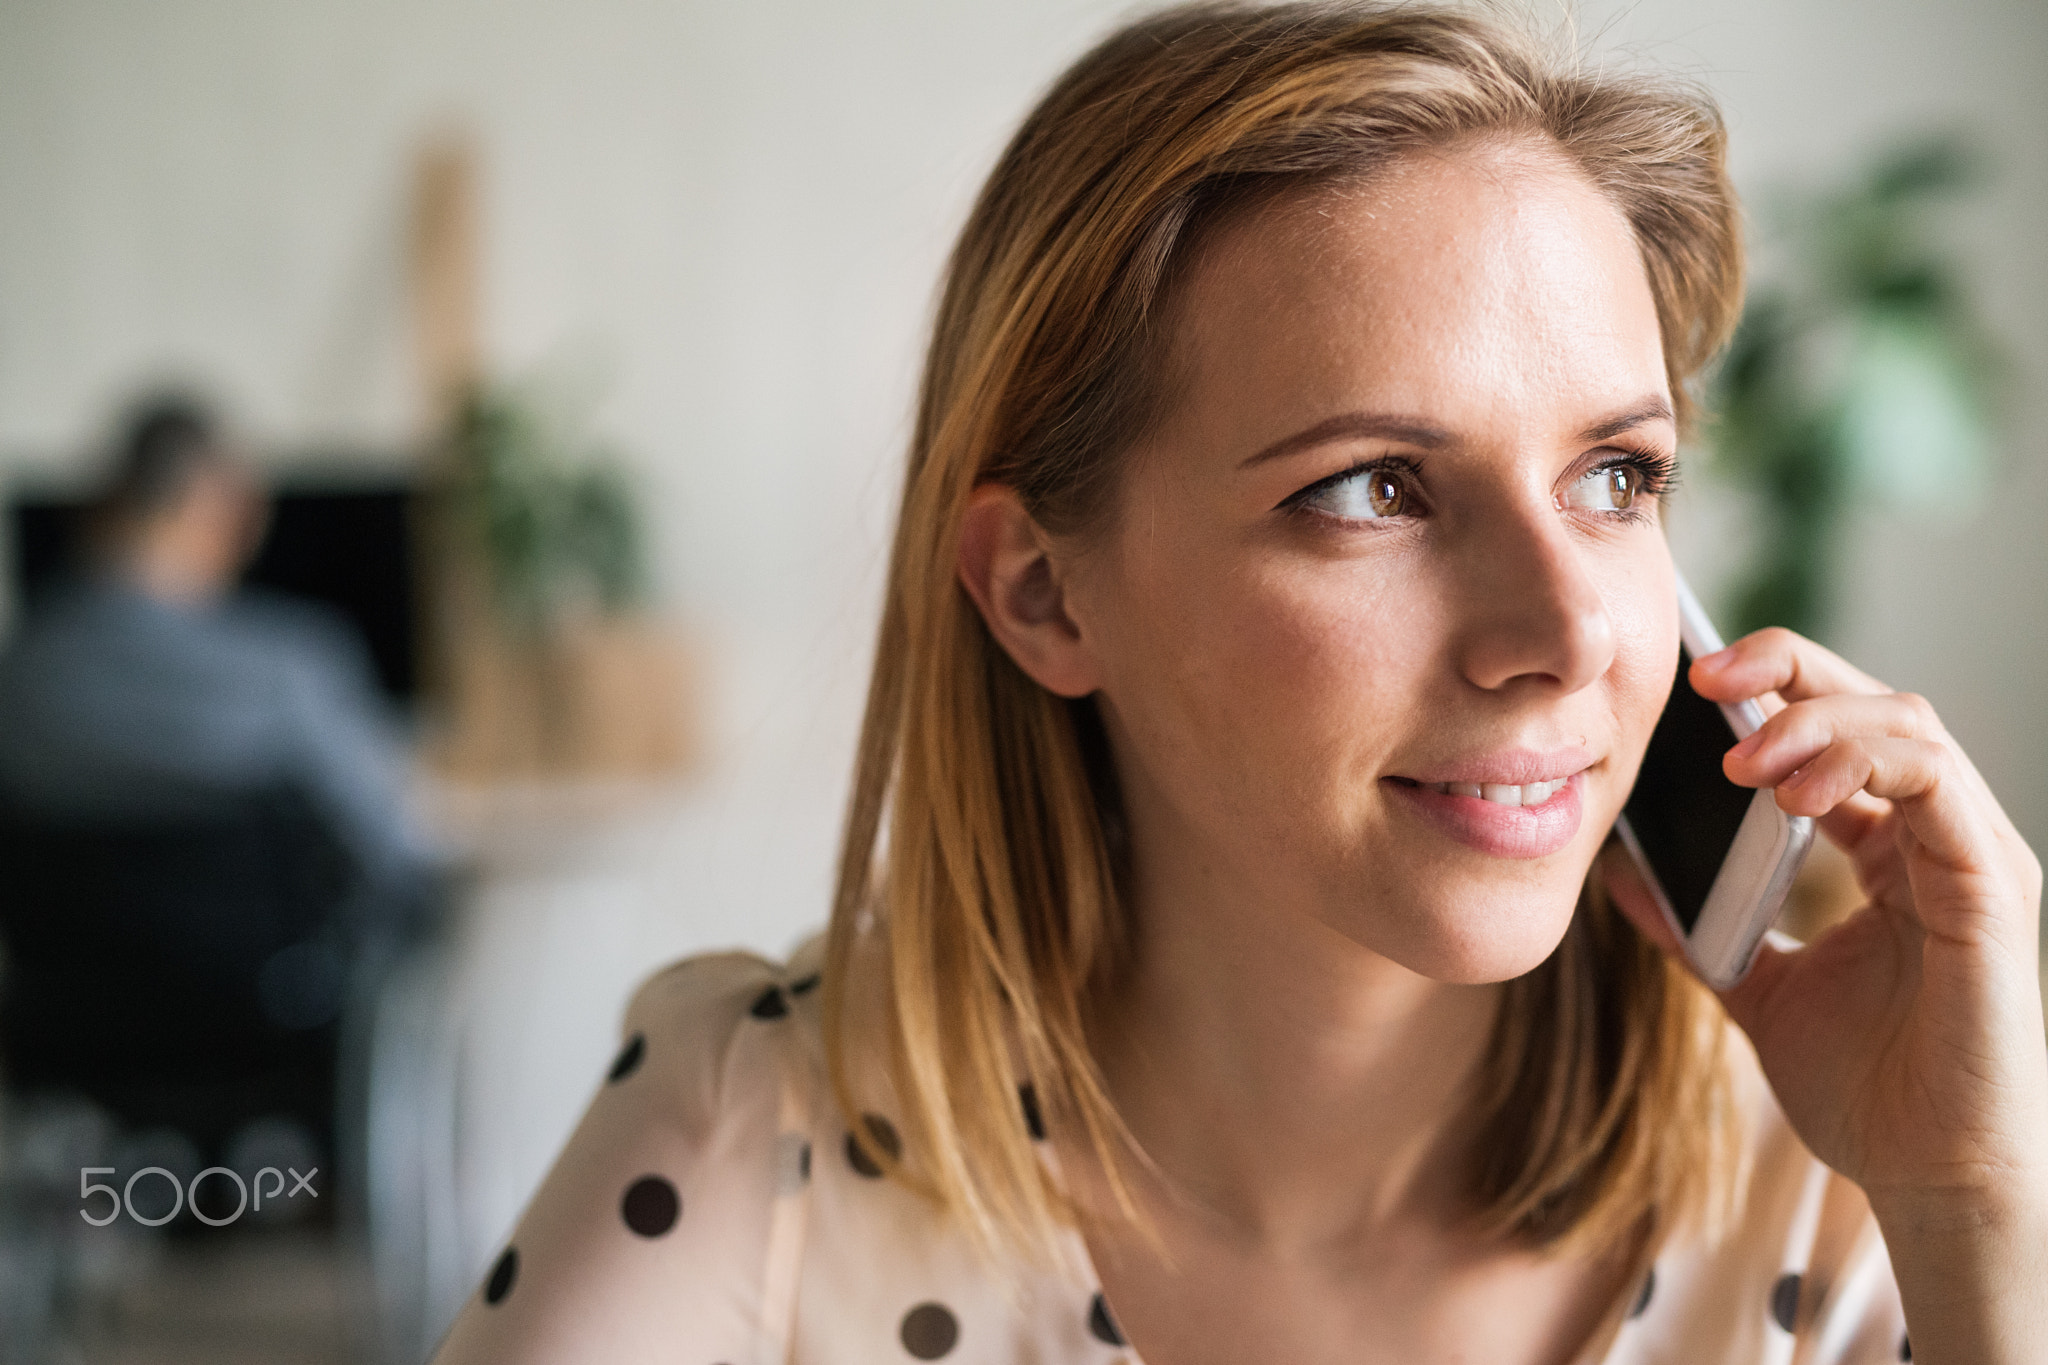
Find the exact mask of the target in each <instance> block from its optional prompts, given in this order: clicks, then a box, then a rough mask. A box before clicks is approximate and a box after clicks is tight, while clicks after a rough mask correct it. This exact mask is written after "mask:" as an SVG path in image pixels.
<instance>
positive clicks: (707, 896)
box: [0, 0, 2048, 1365]
mask: <svg viewBox="0 0 2048 1365" xmlns="http://www.w3.org/2000/svg"><path fill="white" fill-rule="evenodd" d="M1533 8H1534V11H1535V13H1536V15H1537V21H1538V23H1539V24H1541V25H1544V26H1553V25H1554V26H1558V27H1572V26H1575V27H1576V29H1577V31H1578V33H1579V35H1580V39H1581V41H1582V42H1584V43H1585V44H1586V45H1587V46H1588V47H1590V48H1592V49H1594V50H1595V51H1597V52H1599V53H1602V54H1606V55H1608V56H1612V57H1615V58H1616V59H1620V60H1639V61H1644V62H1647V63H1649V64H1652V65H1655V66H1659V67H1662V68H1664V69H1667V70H1675V71H1677V72H1678V73H1680V74H1683V75H1687V76H1690V77H1693V78H1695V79H1697V80H1699V81H1702V82H1704V83H1705V84H1707V85H1708V86H1710V87H1711V88H1712V89H1713V90H1714V92H1715V93H1716V94H1717V96H1718V97H1719V98H1720V100H1721V101H1722V103H1723V106H1724V107H1725V109H1726V110H1727V113H1728V115H1729V119H1730V122H1731V124H1732V129H1733V146H1734V168H1735V173H1736V176H1737V179H1738V181H1739V183H1740V185H1741V187H1742V189H1743V192H1744V194H1745V196H1746V201H1747V204H1748V206H1749V209H1750V214H1751V228H1752V233H1753V236H1754V240H1755V244H1756V248H1757V254H1756V261H1757V270H1756V279H1755V282H1754V288H1753V292H1752V299H1753V303H1754V307H1753V309H1752V314H1751V321H1750V323H1749V324H1748V325H1747V327H1746V330H1745V332H1744V335H1743V337H1742V339H1741V342H1740V343H1739V345H1738V346H1737V348H1736V349H1735V352H1734V354H1733V355H1732V357H1731V359H1730V361H1729V363H1728V364H1727V365H1726V366H1724V367H1723V369H1722V371H1721V372H1720V373H1719V375H1718V376H1717V377H1716V379H1715V381H1714V387H1715V392H1716V394H1717V396H1718V399H1719V401H1720V405H1721V407H1722V409H1723V410H1724V412H1725V413H1726V414H1727V415H1726V417H1725V418H1724V420H1723V421H1722V422H1721V423H1720V424H1719V425H1718V426H1717V427H1715V428H1714V429H1712V430H1710V431H1709V432H1708V433H1706V434H1705V436H1704V437H1703V439H1702V440H1701V441H1700V442H1699V443H1698V444H1697V446H1696V449H1695V451H1694V457H1693V459H1692V461H1691V463H1692V468H1691V470H1690V471H1689V473H1688V480H1687V485H1686V487H1685V490H1684V491H1683V493H1682V494H1681V497H1680V499H1679V501H1678V503H1677V504H1676V506H1675V508H1674V510H1673V513H1672V531H1673V538H1674V543H1675V545H1676V547H1677V552H1678V555H1679V558H1680V561H1681V564H1682V566H1683V567H1684V568H1685V569H1686V570H1687V572H1688V574H1689V575H1690V576H1691V577H1693V579H1694V580H1695V583H1696V585H1697V586H1699V587H1700V588H1701V589H1702V590H1703V595H1704V596H1706V597H1707V598H1708V599H1709V601H1710V603H1711V604H1712V605H1713V606H1714V607H1715V609H1716V610H1717V612H1718V614H1719V615H1720V617H1721V619H1722V621H1723V624H1724V626H1726V627H1728V628H1729V633H1731V634H1732V633H1733V629H1734V628H1736V627H1739V626H1742V625H1746V624H1750V623H1753V622H1757V621H1763V620H1781V621H1786V622H1788V623H1795V624H1800V625H1802V626H1803V627H1805V628H1807V629H1809V630H1811V631H1813V632H1814V633H1816V634H1817V635H1818V636H1819V637H1820V638H1822V639H1824V640H1825V641H1827V642H1828V643H1830V644H1832V645H1834V646H1835V647H1836V648H1838V649H1840V650H1841V651H1842V652H1843V653H1845V654H1847V655H1848V656H1849V657H1850V658H1851V659H1853V660H1855V661H1856V662H1858V663H1860V664H1861V665H1863V666H1864V667H1865V668H1867V669H1868V670H1870V671H1871V672H1873V673H1876V674H1877V675H1878V676H1880V677H1882V678H1884V679H1885V680H1887V681H1888V682H1890V683H1892V684H1893V685H1895V686H1898V687H1901V688H1910V689H1913V690H1916V691H1920V692H1923V693H1925V694H1926V695H1927V696H1929V697H1930V698H1931V699H1932V700H1933V701H1934V702H1935V703H1936V705H1937V706H1938V707H1939V708H1940V709H1941V711H1942V713H1943V715H1944V717H1945V719H1946V720H1947V722H1948V723H1949V725H1950V727H1951V728H1952V729H1953V730H1954V732H1955V733H1956V734H1957V735H1958V736H1959V737H1960V739H1961V740H1962V742H1963V743H1964V744H1965V745H1966V746H1967V747H1968V748H1969V749H1970V751H1971V753H1972V754H1973V755H1974V757H1975V758H1976V760H1977V762H1978V764H1979V765H1980V767H1981V768H1982V769H1983V770H1984V773H1985V776H1986V777H1987V778H1988V780H1989V781H1990V783H1991V785H1992V787H1993V788H1994V790H1995V791H1996V792H1997V793H1998V794H1999V796H2000V797H2001V798H2002V799H2003V801H2004V802H2005V804H2006V806H2007V808H2008V810H2010V811H2011V813H2012V815H2013V817H2014V818H2015V819H2016V820H2017V822H2018V823H2019V825H2020V828H2021V830H2022V832H2023V833H2024V834H2025V835H2026V836H2027V837H2028V839H2029V840H2030V841H2031V842H2032V843H2033V844H2034V846H2035V847H2036V848H2037V849H2039V848H2044V847H2048V713H2044V708H2043V706H2042V701H2043V697H2044V689H2043V687H2042V684H2041V681H2040V680H2041V679H2042V678H2043V676H2044V674H2048V629H2044V627H2048V537H2044V536H2043V535H2042V534H2041V532H2040V527H2041V526H2042V525H2043V524H2048V435H2044V433H2048V384H2044V382H2043V381H2044V380H2048V255H2044V253H2043V252H2042V251H2041V250H2040V240H2041V234H2040V226H2039V225H2040V224H2041V222H2043V221H2044V220H2048V155H2044V153H2043V150H2042V149H2043V148H2044V147H2048V8H2044V7H2043V6H2041V5H2040V4H2039V3H2038V0H1951V2H1950V3H1948V4H1945V5H1942V6H1940V7H1938V8H1937V7H1933V6H1928V5H1925V4H1913V3H1907V0H1683V2H1682V3H1681V0H1637V2H1636V3H1632V4H1627V5H1618V4H1610V3H1604V0H1585V2H1584V3H1582V4H1579V5H1578V6H1577V7H1576V10H1575V11H1574V10H1569V9H1567V8H1566V7H1564V6H1563V5H1559V6H1555V7H1553V6H1549V5H1541V6H1535V7H1533ZM1129 12H1131V11H1130V8H1129V7H1128V6H1125V5H1122V4H1106V3H1079V2H1078V0H981V2H970V0H948V2H946V3H938V2H937V0H926V2H925V3H911V2H909V0H862V3H858V4H825V3H818V0H760V2H759V3H753V4H746V5H711V4H705V3H701V0H665V2H663V3H656V2H655V0H576V2H575V3H569V0H494V2H493V3H489V4H484V3H476V2H475V0H432V2H431V3H412V4H396V3H388V2H387V0H346V2H344V0H306V3H301V4H295V5H290V6H280V5H268V4H256V3H248V0H161V2H160V3H156V4H152V5H146V6H145V5H140V4H132V3H119V2H118V0H0V492H4V496H5V503H6V514H5V516H4V517H0V565H4V573H5V582H4V588H5V591H4V592H0V601H4V603H5V606H4V607H0V611H4V613H5V619H4V627H0V628H4V629H5V631H6V632H7V634H8V639H9V643H8V645H7V646H6V649H7V653H6V654H5V656H4V662H0V933H4V953H5V958H4V964H0V982H4V989H0V999H4V1002H5V1003H4V1006H0V1047H4V1050H5V1077H4V1100H0V1361H17V1360H23V1361H38V1362H41V1361H94V1362H97V1361H137V1362H140V1361H161V1362H171V1361H200V1360H204V1361H209V1362H237V1361H259V1360H260V1361H264V1362H271V1363H273V1365H275V1363H276V1362H294V1361H308V1362H311V1361H323V1362H324V1361H334V1362H341V1361H350V1362H408V1363H409V1362H414V1361H418V1360H421V1359H423V1358H424V1357H425V1356H426V1354H427V1353H428V1352H429V1351H430V1350H431V1348H432V1345H433V1343H434V1342H435V1340H436V1339H437V1338H438V1335H439V1333H440V1331H441V1329H442V1328H443V1326H444V1325H445V1324H446V1322H447V1321H448V1319H449V1317H450V1316H451V1314H452V1312H453V1309H454V1307H455V1306H456V1305H457V1304H458V1303H459V1302H460V1301H461V1299H462V1297H463V1296H464V1295H465V1294H467V1293H469V1292H471V1291H472V1289H473V1287H474V1285H475V1284H476V1282H477V1280H478V1277H479V1276H480V1275H481V1273H482V1272H483V1269H484V1268H485V1266H486V1265H487V1263H488V1260H489V1258H490V1256H491V1254H492V1253H493V1252H494V1251H495V1249H496V1247H497V1245H498V1244H499V1242H500V1241H501V1240H502V1238H503V1236H504V1234H505V1232H506V1231H507V1229H508V1228H509V1226H510V1225H511V1222H512V1221H513V1219H514V1218H515V1217H516V1216H517V1213H518V1211H519V1209H520V1207H521V1205H522V1203H523V1202H524V1200H525V1198H526V1196H527V1195H528V1193H530V1191H531V1190H532V1188H533V1186H534V1184H535V1183H536V1182H537V1181H538V1179H539V1178H540V1176H541V1175H542V1174H543V1173H544V1171H545V1169H546V1166H547V1163H548V1161H549V1159H550V1157H551V1155H552V1153H553V1152H554V1150H555V1149H556V1148H557V1147H558V1146H559V1145H560V1143H561V1141H562V1140H563V1139H564V1137H565V1136H566V1135H567V1133H568V1130H569V1128H570V1127H571V1126H572V1125H573V1123H574V1121H575V1119H576V1117H577V1115H578V1114H579V1113H580V1111H581V1109H582V1106H583V1105H584V1103H585V1102H586V1101H587V1099H588V1097H589V1095H590V1093H591V1092H592V1090H593V1088H594V1087H595V1085H596V1084H597V1083H598V1081H599V1079H600V1078H601V1076H602V1074H603V1072H604V1069H605V1066H606V1064H607V1062H608V1060H609V1058H610V1055H611V1052H612V1049H613V1047H614V1045H615V1042H616V1038H615V1028H616V1025H617V1021H618V1018H619V1013H620V1010H621V1009H622V1007H623V1004H624V1000H625V998H626V996H627V994H628V993H629V992H630V990H631V988H632V986H633V984H634V983H635V982H636V981H638V980H639V979H640V978H641V977H643V976H645V975H646V974H647V973H648V972H650V971H651V970H653V969H654V968H655V967H657V966H659V965H660V964H661V963H663V962H665V961H667V960H669V959H670V958H673V957H675V956H678V955H680V954H683V953H687V952H691V951H696V950H701V949H706V948H717V947H731V946H739V947H745V948H749V949H753V950H756V951H760V952H763V953H767V954H771V955H777V956H779V955H782V954H784V953H786V952H787V951H788V950H789V949H790V948H791V947H792V946H793V945H794V944H795V943H796V942H798V941H800V940H801V939H802V938H803V937H805V936H806V935H807V934H808V933H809V932H811V931H812V930H814V929H815V928H817V927H818V926H819V925H820V924H821V921H822V917H823V914H824V910H825V906H826V898H827V894H828V889H829V881H830V867H831V859H832V856H833V851H834V850H833V845H834V840H835V837H836V834H837V828H838V821H839V817H840V805H841V801H842V799H843V796H844V790H845V786H846V782H847V778H848V774H849V769H850V763H851V754H852V745H853V739H854V733H855V728H856V725H857V720H858V714H859V707H860V703H861V691H862V687H863V684H864V681H865V671H866V667H867V653H868V650H869V649H870V637H871V635H872V631H873V626H874V622H875V618H876V610H877V599H878V592H879V585H880V578H881V571H882V566H883V560H884V556H885V550H886V538H887V534H888V530H889V519H890V509H891V502H892V498H893V495H894V491H895V488H896V484H897V477H898V475H897V471H898V468H899V460H900V456H901V449H902V445H903V441H904V439H905V435H906V432H907V428H908V415H909V411H910V404H911V400H912V393H913V388H914V385H915V382H916V373H917V365H918V359H919V350H920V345H921V342H922V338H923V330H924V327H925V325H926V320H927V316H928V312H929V308H930V305H931V301H932V297H933V291H934V285H935V281H936V279H937V275H938V271H939V268H940V265H941V262H942V258H943V255H944V253H945V250H946V248H947V246H948V245H949V241H950V238H951V236H952V234H953V232H954V231H955V230H956V228H957V226H958V224H959V222H960V221H961V219H962V217H963V216H964V214H965V212H966V208H967V205H968V203H969V200H970V198H971V196H972V195H973V193H974V191H975V189H976V187H977V184H978V181H979V179H980V177H981V176H982V175H983V174H984V173H985V172H986V170H987V168H988V166H989V165H990V163H991V162H992V160H993V158H994V156H995V154H996V152H997V150H998V149H999V147H1000V145H1001V143H1002V141H1003V140H1004V139H1005V138H1006V137H1007V135H1008V134H1009V132H1010V131H1011V130H1012V128H1013V127H1014V125H1015V124H1016V122H1017V121H1018V119H1019V118H1020V117H1021V115H1022V113H1023V112H1024V110H1025V109H1026V108H1027V107H1028V105H1029V104H1030V102H1031V101H1032V99H1033V98H1034V97H1035V96H1036V94H1037V93H1038V92H1039V90H1040V89H1041V88H1042V87H1043V85H1044V84H1045V83H1046V82H1047V81H1049V80H1050V79H1051V78H1052V76H1053V75H1054V74H1055V73H1056V72H1057V71H1058V70H1059V69H1060V67H1061V66H1063V65H1064V64H1065V63H1066V62H1068V61H1069V60H1071V59H1072V58H1073V57H1074V56H1075V55H1077V54H1078V53H1079V52H1080V51H1081V50H1082V49H1083V47H1084V46H1085V45H1086V44H1088V43H1089V42H1090V41H1091V40H1092V39H1094V38H1095V37H1097V36H1098V35H1100V34H1101V33H1103V32H1104V31H1105V30H1106V29H1107V28H1108V27H1109V26H1111V25H1112V24H1114V23H1115V22H1116V21H1117V20H1118V19H1119V18H1121V17H1123V16H1124V15H1126V14H1127V13H1129ZM238 583H239V584H240V585H241V589H240V590H239V591H237V584H238ZM209 936H210V937H209ZM195 943H197V944H198V945H199V947H198V948H195V946H194V945H195ZM202 950H203V951H202ZM222 964H226V965H225V966H224V965H222ZM209 973H211V975H209ZM81 1171H84V1172H88V1173H87V1174H84V1175H81V1174H80V1172H81ZM286 1172H289V1173H290V1174H289V1175H286ZM309 1172H312V1173H311V1174H310V1175H309V1174H308V1173H309ZM273 1185H275V1186H277V1188H276V1189H273V1188H272V1186H273ZM90 1186H98V1187H99V1188H98V1189H92V1190H89V1189H88V1187H90ZM238 1191H239V1196H238ZM287 1191H289V1192H287ZM258 1203H260V1204H261V1205H262V1206H261V1207H260V1208H259V1207H256V1205H257V1204H258ZM81 1214H83V1215H84V1216H83V1217H81Z"/></svg>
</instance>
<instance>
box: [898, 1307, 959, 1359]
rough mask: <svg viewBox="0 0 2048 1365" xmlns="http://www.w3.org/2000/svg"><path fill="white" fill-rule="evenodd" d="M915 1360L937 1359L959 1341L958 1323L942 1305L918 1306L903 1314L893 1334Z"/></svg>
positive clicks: (950, 1311) (949, 1310)
mask: <svg viewBox="0 0 2048 1365" xmlns="http://www.w3.org/2000/svg"><path fill="white" fill-rule="evenodd" d="M896 1335H897V1336H898V1337H900V1338H902V1341H903V1349H904V1350H906V1351H908V1352H910V1354H912V1355H914V1356H916V1357H917V1358H918V1359H919V1360H937V1359H938V1358H939V1357H940V1356H942V1355H945V1354H946V1353H947V1352H948V1351H951V1350H952V1349H953V1347H954V1346H955V1345H956V1344H957V1343H958V1342H959V1340H960V1320H959V1319H958V1318H956V1317H954V1316H953V1313H952V1310H951V1309H949V1308H947V1307H946V1305H944V1304H942V1303H921V1304H919V1305H918V1306H917V1307H915V1308H913V1309H911V1310H910V1311H909V1312H908V1313H905V1314H904V1315H903V1326H902V1328H901V1329H900V1330H899V1331H898V1332H897V1334H896Z"/></svg>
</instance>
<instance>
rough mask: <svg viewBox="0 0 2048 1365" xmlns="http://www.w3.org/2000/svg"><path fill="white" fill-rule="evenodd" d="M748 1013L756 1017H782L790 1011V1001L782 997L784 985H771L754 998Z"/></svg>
mask: <svg viewBox="0 0 2048 1365" xmlns="http://www.w3.org/2000/svg"><path fill="white" fill-rule="evenodd" d="M747 1013H748V1014H751V1015H753V1016H754V1017H755V1018H756V1019H780V1018H781V1017H782V1016H783V1015H785V1014H788V1013H789V1002H788V1001H787V1000H785V999H783V998H782V987H780V986H770V987H769V988H768V989H767V990H765V991H762V992H761V994H760V995H759V996H757V997H755V999H754V1003H753V1005H752V1007H750V1008H749V1009H748V1010H747Z"/></svg>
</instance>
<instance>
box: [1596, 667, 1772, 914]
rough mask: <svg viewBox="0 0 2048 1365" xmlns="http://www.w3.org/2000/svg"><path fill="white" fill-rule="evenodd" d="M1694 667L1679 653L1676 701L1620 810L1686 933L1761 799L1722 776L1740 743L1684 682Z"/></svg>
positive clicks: (1716, 712) (1674, 688) (1661, 721)
mask: <svg viewBox="0 0 2048 1365" xmlns="http://www.w3.org/2000/svg"><path fill="white" fill-rule="evenodd" d="M1691 667H1692V655H1691V654H1690V653H1689V652H1688V651H1686V650H1685V649H1683V648H1681V649H1680V650H1679V651H1678V677H1677V679H1676V680H1675V681H1674V682H1673V683H1672V685H1671V700H1670V701H1668V702H1666V703H1665V704H1664V714H1663V716H1662V717H1660V718H1659V719H1658V721H1657V729H1656V731H1655V732H1654V733H1652V734H1651V736H1650V748H1649V751H1648V752H1647V753H1645V754H1644V755H1643V766H1642V770H1641V771H1640V772H1638V773H1637V774H1636V785H1635V790H1634V791H1632V792H1630V793H1629V798H1628V804H1627V805H1626V806H1624V807H1623V808H1622V810H1623V813H1624V814H1625V815H1627V816H1628V824H1629V829H1630V830H1631V831H1633V832H1634V834H1635V836H1636V843H1637V844H1638V845H1640V846H1641V848H1642V850H1643V856H1644V858H1645V859H1647V860H1648V861H1649V864H1650V866H1651V868H1652V869H1653V870H1655V872H1656V874H1657V880H1658V881H1659V882H1661V883H1662V884H1663V887H1664V895H1665V898H1666V899H1668V900H1669V901H1670V902H1671V910H1672V913H1673V914H1674V915H1676V916H1677V917H1678V923H1679V925H1680V926H1681V927H1682V928H1683V929H1684V930H1685V932H1686V933H1688V934H1690V933H1691V932H1692V930H1693V926H1694V925H1695V924H1697V923H1698V922H1699V917H1700V909H1701V907H1703V906H1704V905H1706V903H1707V892H1708V891H1710V890H1711V889H1712V888H1713V885H1714V876H1715V874H1716V873H1718V872H1719V871H1720V870H1721V861H1722V859H1724V858H1726V857H1727V856H1728V850H1729V849H1730V848H1731V847H1732V846H1733V845H1734V843H1735V832H1736V831H1737V830H1738V829H1740V828H1741V827H1742V817H1743V816H1744V815H1745V814H1747V813H1748V811H1749V805H1750V802H1751V800H1753V799H1754V798H1755V796H1756V793H1755V792H1754V791H1753V790H1751V789H1750V788H1748V787H1738V786H1736V785H1735V784H1734V783H1733V782H1730V781H1729V780H1728V778H1727V777H1726V776H1725V775H1724V774H1723V773H1722V771H1721V757H1722V755H1724V754H1726V753H1727V752H1728V749H1729V746H1730V745H1732V744H1734V743H1735V731H1734V730H1733V729H1732V728H1730V726H1729V724H1728V718H1727V717H1726V716H1724V715H1722V714H1721V708H1720V707H1719V706H1717V705H1715V704H1714V703H1713V702H1710V701H1708V700H1707V699H1706V698H1705V697H1702V696H1701V695H1700V694H1699V693H1697V692H1695V691H1693V690H1692V684H1691V683H1690V682H1688V681H1687V680H1686V672H1687V670H1689V669H1690V668H1691Z"/></svg>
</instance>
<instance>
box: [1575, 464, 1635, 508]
mask: <svg viewBox="0 0 2048 1365" xmlns="http://www.w3.org/2000/svg"><path fill="white" fill-rule="evenodd" d="M1642 491H1643V476H1642V473H1641V472H1640V471H1639V470H1637V469H1636V468H1635V467H1634V466H1633V465H1625V464H1608V465H1602V466H1600V467H1599V468H1598V469H1594V470H1590V471H1588V472H1587V473H1586V474H1584V475H1582V476H1581V477H1580V478H1579V480H1578V482H1576V483H1574V484H1573V485H1572V486H1571V491H1570V492H1569V493H1567V494H1566V495H1565V500H1566V501H1567V502H1568V503H1570V504H1571V505H1572V506H1573V507H1583V508H1586V509H1587V510H1589V511H1594V512H1626V511H1628V510H1630V509H1631V508H1633V507H1634V506H1635V504H1636V499H1637V498H1638V497H1640V496H1641V495H1642Z"/></svg>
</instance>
